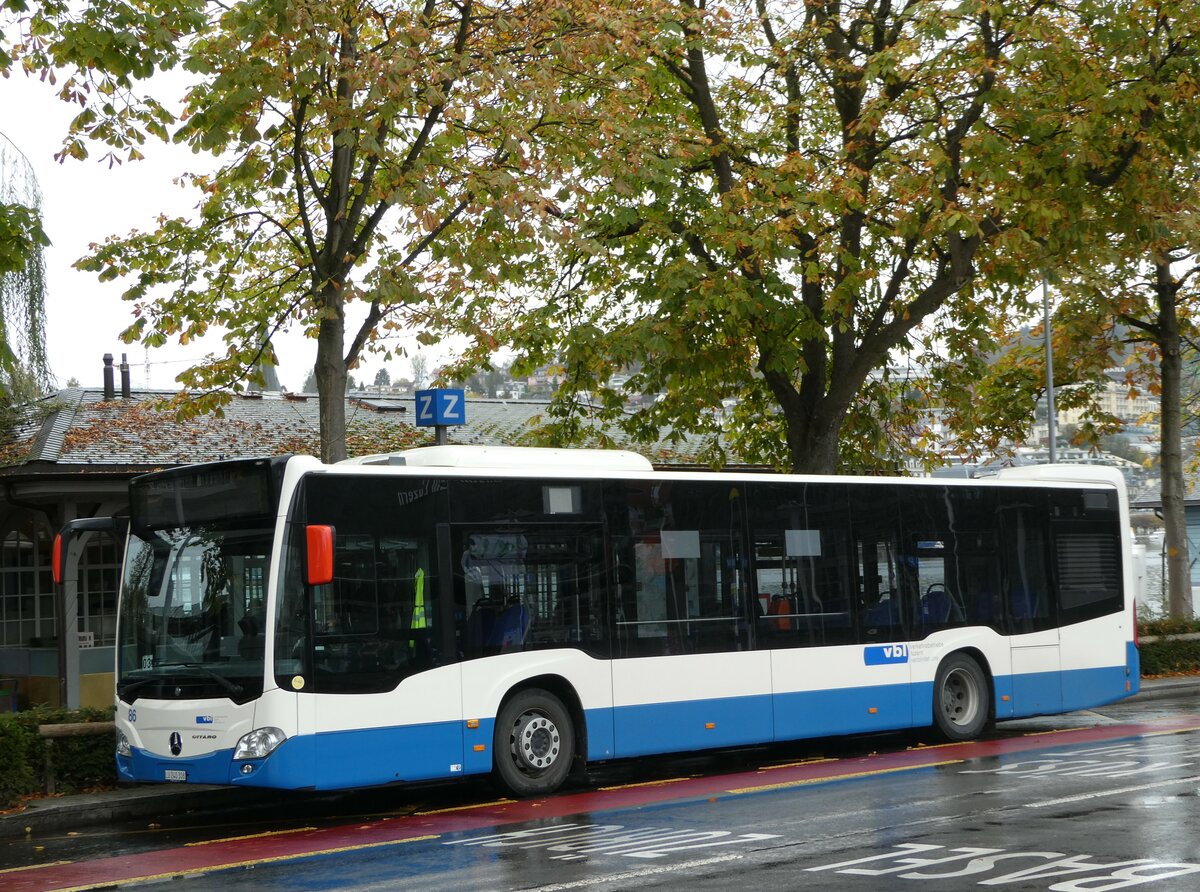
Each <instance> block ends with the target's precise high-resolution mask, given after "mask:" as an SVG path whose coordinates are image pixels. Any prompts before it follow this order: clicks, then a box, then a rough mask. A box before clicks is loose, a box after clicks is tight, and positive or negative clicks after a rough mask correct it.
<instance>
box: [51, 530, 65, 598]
mask: <svg viewBox="0 0 1200 892" xmlns="http://www.w3.org/2000/svg"><path fill="white" fill-rule="evenodd" d="M66 554H67V550H66V549H65V548H64V547H63V534H62V531H61V530H60V531H59V532H57V533H55V534H54V549H53V550H52V551H51V552H50V572H51V574H52V575H53V576H54V584H55V585H62V584H63V578H64V577H65V576H66V575H67V567H66Z"/></svg>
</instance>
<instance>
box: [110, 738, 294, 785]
mask: <svg viewBox="0 0 1200 892" xmlns="http://www.w3.org/2000/svg"><path fill="white" fill-rule="evenodd" d="M116 758H117V774H118V776H119V777H120V778H121V780H125V781H134V782H137V783H168V784H169V783H187V784H221V785H230V784H232V785H235V786H247V787H274V788H279V789H293V790H296V789H304V788H310V787H312V767H311V766H312V764H313V753H312V738H311V737H309V738H304V737H301V738H293V739H291V740H286V741H284V742H283V743H282V744H281V745H280V746H279V747H278V748H277V749H276V750H275V751H274V752H273V753H271V754H270V755H269V756H266V757H265V758H262V759H236V760H235V759H234V758H233V749H232V748H230V749H222V750H216V751H214V752H211V753H205V754H203V755H197V756H191V757H186V758H179V757H173V756H160V755H158V754H156V753H152V752H150V751H149V750H144V749H140V748H138V747H133V748H132V750H131V753H130V755H128V756H122V755H118V756H117V757H116Z"/></svg>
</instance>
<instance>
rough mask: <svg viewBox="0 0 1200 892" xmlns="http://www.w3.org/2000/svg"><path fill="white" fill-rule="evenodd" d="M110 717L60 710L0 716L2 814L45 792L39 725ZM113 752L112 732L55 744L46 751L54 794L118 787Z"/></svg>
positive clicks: (107, 711)
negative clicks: (51, 770) (48, 753)
mask: <svg viewBox="0 0 1200 892" xmlns="http://www.w3.org/2000/svg"><path fill="white" fill-rule="evenodd" d="M112 717H113V709H112V707H109V708H106V709H62V708H59V707H53V706H38V707H35V708H33V709H27V710H25V711H24V712H18V713H14V714H12V715H0V808H7V807H9V806H11V805H13V804H14V803H15V802H16V801H17V799H18V798H19V797H20V796H23V795H28V794H30V793H36V792H38V791H39V790H42V789H44V787H45V783H46V776H45V774H46V745H47V741H46V740H44V739H43V738H41V737H39V736H38V725H55V724H66V723H70V722H107V721H111V720H112ZM115 747H116V740H115V735H114V734H113V733H112V732H108V733H106V734H95V735H88V736H84V737H65V738H57V739H56V740H55V741H54V742H53V744H52V745H51V749H50V756H51V765H52V767H53V769H54V783H55V789H56V790H57V791H58V792H60V793H77V792H79V791H81V790H87V789H91V788H94V787H103V786H113V785H114V784H116V782H117V769H116V764H115V761H114V759H113V750H114V749H115Z"/></svg>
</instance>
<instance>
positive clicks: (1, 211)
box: [0, 134, 50, 406]
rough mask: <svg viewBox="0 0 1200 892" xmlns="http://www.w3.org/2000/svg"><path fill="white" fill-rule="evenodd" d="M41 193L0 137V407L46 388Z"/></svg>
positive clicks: (20, 157) (24, 163) (18, 156)
mask: <svg viewBox="0 0 1200 892" xmlns="http://www.w3.org/2000/svg"><path fill="white" fill-rule="evenodd" d="M49 244H50V240H49V239H48V238H47V237H46V233H45V230H44V229H43V228H42V218H41V192H40V190H39V189H38V184H37V179H36V178H35V177H34V175H33V170H32V168H31V167H30V165H29V162H28V161H27V160H26V159H25V156H24V155H22V154H21V152H20V150H18V149H17V148H16V146H14V145H13V144H12V143H11V142H10V141H9V140H8V139H7V138H6V137H5V136H4V135H3V134H0V403H4V404H6V405H8V406H11V405H12V404H13V403H15V402H18V401H22V400H25V399H30V398H32V397H34V396H36V395H38V393H40V392H41V391H43V390H44V389H45V387H46V386H47V385H48V384H49V381H50V369H49V366H48V364H47V359H46V336H45V326H46V309H45V302H46V266H45V259H44V257H43V254H42V249H43V248H45V247H46V246H47V245H49Z"/></svg>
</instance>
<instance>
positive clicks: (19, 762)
mask: <svg viewBox="0 0 1200 892" xmlns="http://www.w3.org/2000/svg"><path fill="white" fill-rule="evenodd" d="M35 745H36V738H35V737H34V735H33V734H31V733H30V732H29V729H28V728H26V727H25V726H24V725H23V724H21V723H20V722H18V721H17V718H16V716H15V715H9V714H6V713H0V808H8V807H9V806H12V805H14V804H15V803H16V802H17V800H18V799H19V798H20V797H21V796H24V795H27V794H29V793H32V792H34V790H36V789H37V772H36V771H35V770H34V767H33V764H34V763H33V759H32V757H31V756H32V753H33V752H34V750H35V748H36V746H35Z"/></svg>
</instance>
